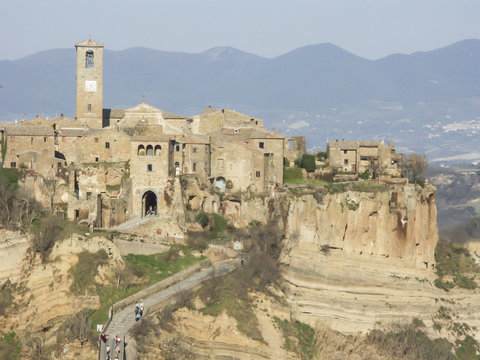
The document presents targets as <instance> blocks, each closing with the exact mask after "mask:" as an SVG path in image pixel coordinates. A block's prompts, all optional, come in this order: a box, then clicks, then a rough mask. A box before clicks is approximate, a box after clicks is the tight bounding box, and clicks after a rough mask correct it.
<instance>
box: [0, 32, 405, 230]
mask: <svg viewBox="0 0 480 360" xmlns="http://www.w3.org/2000/svg"><path fill="white" fill-rule="evenodd" d="M75 47H76V76H77V84H76V85H77V86H76V117H75V118H74V119H69V118H66V117H64V116H63V115H60V116H58V117H56V118H54V119H51V120H49V119H45V118H43V117H39V116H38V117H36V118H35V119H33V120H31V121H26V122H25V121H24V122H22V123H21V124H6V125H4V126H2V127H1V128H0V131H1V132H2V133H4V135H5V138H6V141H7V144H8V146H7V147H8V149H7V155H6V162H5V163H6V166H7V167H19V166H20V164H24V165H22V166H25V167H27V168H30V169H32V170H35V171H37V172H39V173H40V174H42V175H44V176H52V174H56V173H59V172H60V171H59V170H60V169H61V168H62V167H65V171H63V172H62V174H61V175H62V176H63V177H64V178H68V194H65V196H62V199H65V200H64V202H65V203H67V206H68V209H66V213H67V216H68V217H69V218H70V219H75V220H78V221H85V222H87V223H89V224H94V225H96V226H98V227H111V226H115V225H119V224H121V223H123V222H125V221H128V220H132V219H136V218H142V217H145V216H158V217H165V218H168V217H171V216H172V202H175V201H177V203H179V202H180V201H181V200H178V199H179V198H180V195H178V193H179V192H181V190H180V179H181V180H185V181H186V179H187V178H188V179H190V180H191V181H193V180H192V179H194V181H196V182H197V183H198V186H199V187H200V188H202V189H206V188H208V186H210V185H213V186H216V187H217V188H219V189H220V190H221V191H233V192H241V191H247V190H248V191H250V192H253V193H260V192H264V191H267V190H271V189H272V188H274V187H277V186H280V185H282V184H283V164H284V158H285V157H287V158H288V159H289V160H291V161H292V162H293V160H295V159H296V158H299V157H301V155H302V154H303V153H305V138H304V137H303V136H298V137H285V136H284V135H283V134H282V133H281V132H280V131H278V132H277V131H275V130H272V131H268V130H267V129H265V128H264V126H263V121H262V120H261V119H258V118H255V117H252V116H249V115H245V114H241V113H238V112H236V111H232V110H229V109H218V110H217V109H212V108H211V107H210V106H209V107H207V108H205V109H204V111H203V113H202V114H199V115H194V116H190V117H189V116H182V115H176V114H173V113H170V112H168V111H164V110H161V109H159V108H157V107H155V106H152V105H149V104H146V103H145V102H142V103H140V104H138V105H136V106H133V107H131V108H128V109H111V108H106V109H104V108H103V45H102V44H100V43H98V42H96V41H94V40H91V39H90V40H86V41H83V42H80V43H78V44H76V45H75ZM327 148H328V154H329V158H330V165H331V166H332V168H334V169H337V170H340V171H353V172H363V171H365V170H367V169H368V170H369V171H370V170H372V171H373V172H376V171H379V172H381V173H382V174H390V175H396V174H397V173H398V172H399V170H398V169H399V167H398V166H397V165H398V162H399V161H400V160H399V159H401V158H400V157H399V155H398V154H395V149H394V147H393V145H391V144H389V145H384V144H383V143H379V142H372V141H370V142H368V141H356V142H354V141H350V142H348V141H342V142H329V143H328V147H327ZM190 180H189V181H190ZM202 191H203V190H202ZM175 194H177V195H175ZM174 195H175V196H176V198H172V196H174ZM218 200H219V195H218V194H215V197H211V198H208V196H207V195H206V194H205V199H204V200H203V201H202V202H203V204H200V203H197V204H195V206H197V207H201V208H203V209H204V210H207V211H217V210H218V209H219V206H218ZM188 201H190V200H188ZM195 201H197V202H199V201H200V200H198V199H197V200H195ZM190 205H191V204H190ZM192 206H193V205H192Z"/></svg>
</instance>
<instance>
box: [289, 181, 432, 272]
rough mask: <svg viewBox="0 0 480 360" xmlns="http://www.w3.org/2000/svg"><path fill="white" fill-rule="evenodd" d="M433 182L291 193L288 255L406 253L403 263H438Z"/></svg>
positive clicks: (401, 256)
mask: <svg viewBox="0 0 480 360" xmlns="http://www.w3.org/2000/svg"><path fill="white" fill-rule="evenodd" d="M436 215H437V212H436V206H435V187H433V186H428V185H427V186H425V188H421V187H419V186H415V185H405V186H399V185H394V186H390V187H388V188H382V189H380V190H379V189H376V190H374V191H372V192H365V191H345V192H338V193H323V194H322V193H314V194H304V195H301V196H297V197H292V198H291V199H290V201H289V206H288V215H287V217H286V224H284V226H285V228H286V233H287V242H286V244H287V248H288V250H289V255H288V256H287V257H286V262H288V257H292V256H293V257H294V256H295V252H296V251H297V250H299V249H300V250H301V249H303V250H308V251H311V252H313V253H314V252H317V253H319V252H322V251H323V252H325V251H328V250H330V249H338V250H341V251H342V252H343V253H344V254H345V255H361V256H363V257H372V256H374V257H385V258H398V259H402V260H403V261H402V262H403V264H404V266H406V267H417V268H423V269H425V268H428V269H431V268H433V267H434V266H435V257H434V251H435V246H436V244H437V242H438V229H437V220H436Z"/></svg>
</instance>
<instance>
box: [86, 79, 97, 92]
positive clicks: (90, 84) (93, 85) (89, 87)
mask: <svg viewBox="0 0 480 360" xmlns="http://www.w3.org/2000/svg"><path fill="white" fill-rule="evenodd" d="M85 91H86V92H96V91H97V82H96V81H95V80H87V81H85Z"/></svg>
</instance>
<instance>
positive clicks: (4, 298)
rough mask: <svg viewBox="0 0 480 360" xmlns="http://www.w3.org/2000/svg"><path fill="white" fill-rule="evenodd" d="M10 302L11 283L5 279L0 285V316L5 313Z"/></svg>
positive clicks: (11, 295)
mask: <svg viewBox="0 0 480 360" xmlns="http://www.w3.org/2000/svg"><path fill="white" fill-rule="evenodd" d="M12 304H13V294H12V283H11V282H10V280H7V281H5V282H4V283H3V284H2V285H1V286H0V316H3V315H5V314H6V313H7V310H8V308H9V307H10V306H11V305H12Z"/></svg>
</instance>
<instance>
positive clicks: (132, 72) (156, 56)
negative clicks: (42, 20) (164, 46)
mask: <svg viewBox="0 0 480 360" xmlns="http://www.w3.org/2000/svg"><path fill="white" fill-rule="evenodd" d="M479 79H480V40H477V39H472V40H464V41H460V42H457V43H454V44H452V45H450V46H446V47H444V48H440V49H437V50H433V51H427V52H416V53H413V54H410V55H404V54H395V55H390V56H387V57H385V58H382V59H378V60H367V59H364V58H361V57H358V56H356V55H354V54H351V53H349V52H347V51H345V50H343V49H341V48H339V47H337V46H335V45H333V44H329V43H324V44H318V45H311V46H305V47H301V48H298V49H295V50H293V51H291V52H288V53H286V54H284V55H281V56H278V57H275V58H264V57H260V56H257V55H254V54H249V53H246V52H243V51H240V50H237V49H234V48H231V47H217V48H212V49H210V50H207V51H205V52H202V53H198V54H189V53H178V52H166V51H159V50H152V49H146V48H130V49H126V50H123V51H111V50H108V49H106V50H105V52H104V107H110V108H128V107H131V106H133V105H136V104H138V103H139V102H141V101H142V97H144V99H145V101H146V102H147V103H149V104H151V105H154V106H156V107H159V108H161V109H164V110H166V111H169V112H174V113H179V114H182V115H193V114H196V113H200V112H201V111H202V109H203V107H204V106H207V105H212V106H213V107H217V108H221V107H229V108H232V109H236V110H237V111H242V112H247V113H249V114H252V115H254V116H258V117H263V118H264V119H265V123H266V124H267V126H268V125H270V126H275V127H278V128H280V129H283V130H285V131H287V132H291V133H295V134H296V133H305V132H307V133H308V134H309V135H308V137H307V140H309V144H310V146H311V147H312V148H315V147H318V148H320V147H322V146H324V144H323V142H324V141H325V140H326V138H329V136H338V137H342V138H358V137H365V134H367V135H368V136H370V137H374V138H389V139H393V140H395V141H396V142H397V143H399V145H400V147H401V148H405V149H406V150H411V151H424V152H428V150H431V149H434V148H436V147H438V146H439V144H438V141H437V140H438V139H436V138H438V137H439V136H440V137H443V136H444V135H447V137H449V136H450V137H451V135H459V134H460V133H458V131H459V130H458V129H457V130H455V131H454V133H451V131H450V133H451V134H450V135H448V133H445V131H444V129H443V127H444V126H446V125H448V124H450V123H463V122H472V121H473V122H474V123H475V124H476V121H479V120H480V106H479V104H480V81H479ZM0 84H1V85H2V86H3V88H0V120H3V121H11V120H14V119H18V118H20V117H21V116H22V115H25V116H26V117H27V118H30V117H32V116H34V115H35V114H43V115H45V116H55V115H58V114H59V113H63V114H65V115H67V116H73V115H74V111H75V110H74V109H75V49H74V48H73V47H72V49H53V50H47V51H43V52H39V53H36V54H33V55H30V56H27V57H24V58H21V59H18V60H14V61H10V60H3V61H0ZM398 121H401V122H400V124H403V125H402V126H400V127H399V126H398V124H397V122H398ZM438 122H440V124H437V125H440V126H441V129H440V128H439V129H440V130H442V134H436V133H435V131H434V130H435V129H434V128H435V124H436V123H438ZM389 124H397V125H391V126H388V125H389ZM426 126H427V127H426ZM428 126H430V128H429V127H428ZM466 127H467V128H468V127H469V126H468V125H466ZM478 127H479V129H480V121H479V123H478ZM471 128H472V127H471V126H470V128H469V129H468V134H469V135H470V137H471V136H474V137H475V134H476V125H474V126H473V130H474V132H473V133H472V131H471V130H472V129H471ZM422 129H423V130H422ZM425 129H427V132H425ZM428 129H429V130H432V129H433V130H432V131H433V132H432V131H429V130H428ZM372 130H374V133H372ZM400 130H401V131H403V132H407V133H408V132H410V133H411V132H412V131H413V132H415V133H416V132H418V131H420V133H419V134H418V135H421V136H425V137H426V143H425V146H424V147H422V146H413V147H412V145H411V144H410V143H409V141H408V139H407V138H406V137H405V136H403V135H401V134H402V133H401V132H400ZM315 132H317V134H316V135H314V134H315ZM407 135H408V134H407ZM464 135H465V136H466V135H467V134H464ZM432 139H433V142H432V141H431V140H432ZM450 140H451V139H450ZM477 140H478V138H477ZM440 148H441V146H440ZM462 151H463V150H460V152H459V151H457V152H455V154H459V153H461V152H462ZM445 155H446V154H445V152H444V151H440V152H436V153H435V154H434V156H445Z"/></svg>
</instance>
